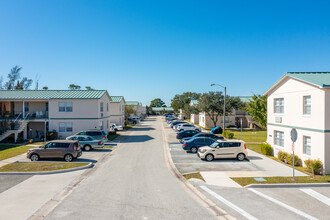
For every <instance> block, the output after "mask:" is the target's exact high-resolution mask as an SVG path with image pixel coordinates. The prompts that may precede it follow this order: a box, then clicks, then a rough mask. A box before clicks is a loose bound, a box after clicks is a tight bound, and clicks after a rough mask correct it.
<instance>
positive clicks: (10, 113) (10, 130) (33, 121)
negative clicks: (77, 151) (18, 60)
mask: <svg viewBox="0 0 330 220" xmlns="http://www.w3.org/2000/svg"><path fill="white" fill-rule="evenodd" d="M0 122H1V125H2V126H1V130H0V141H1V140H3V139H5V138H6V137H8V136H9V135H12V134H14V135H15V139H16V138H17V135H18V134H19V133H21V132H23V139H30V138H42V137H44V136H45V133H46V132H47V131H56V132H58V135H59V138H62V139H63V138H65V137H67V136H70V135H72V134H75V133H77V132H79V131H81V130H86V129H101V130H103V131H106V132H107V131H108V129H109V125H110V96H109V94H108V92H107V91H106V90H0Z"/></svg>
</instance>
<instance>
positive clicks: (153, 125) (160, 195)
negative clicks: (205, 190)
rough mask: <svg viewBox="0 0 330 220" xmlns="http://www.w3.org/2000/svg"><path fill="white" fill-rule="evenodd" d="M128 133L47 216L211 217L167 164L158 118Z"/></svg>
mask: <svg viewBox="0 0 330 220" xmlns="http://www.w3.org/2000/svg"><path fill="white" fill-rule="evenodd" d="M133 131H134V132H132V133H130V134H129V135H125V134H123V135H122V136H120V137H119V138H120V139H119V140H118V142H120V143H121V144H120V145H119V147H118V148H117V149H116V151H115V152H114V153H113V155H112V156H111V157H109V159H108V160H107V161H106V162H104V164H102V165H101V166H100V167H99V168H98V169H97V170H95V172H92V173H91V175H90V176H89V177H88V178H87V179H86V180H84V181H83V182H82V183H81V185H79V186H78V187H77V188H76V189H75V190H74V191H73V192H72V193H71V194H70V195H69V196H68V197H66V198H65V199H64V201H63V202H62V203H61V204H60V205H59V206H57V207H56V208H55V209H54V210H53V211H52V212H51V213H50V214H49V215H48V216H47V217H46V219H144V220H146V219H216V218H215V217H214V216H213V215H212V214H210V213H209V212H208V211H207V210H206V209H205V208H203V207H202V206H201V205H200V204H199V203H198V202H196V201H195V200H194V199H193V198H192V197H191V195H190V194H189V193H188V192H186V191H185V189H184V188H183V187H182V186H181V185H180V184H179V183H178V180H177V179H176V178H175V177H174V175H173V174H172V173H171V172H170V171H169V169H168V168H167V166H166V164H165V160H164V148H163V140H162V125H161V121H160V118H159V119H157V118H156V117H154V118H148V119H147V120H145V121H143V122H142V123H141V124H140V125H137V126H136V127H135V128H133Z"/></svg>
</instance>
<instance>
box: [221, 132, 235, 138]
mask: <svg viewBox="0 0 330 220" xmlns="http://www.w3.org/2000/svg"><path fill="white" fill-rule="evenodd" d="M222 135H223V136H224V137H225V138H227V139H233V138H234V133H232V132H229V131H224V132H223V133H222Z"/></svg>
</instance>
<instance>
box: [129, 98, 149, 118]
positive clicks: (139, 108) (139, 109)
mask: <svg viewBox="0 0 330 220" xmlns="http://www.w3.org/2000/svg"><path fill="white" fill-rule="evenodd" d="M125 105H128V106H133V109H134V110H135V111H136V116H142V115H146V113H147V112H146V107H145V106H143V105H142V103H141V102H138V101H126V104H125ZM132 116H133V115H132Z"/></svg>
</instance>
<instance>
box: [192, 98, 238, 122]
mask: <svg viewBox="0 0 330 220" xmlns="http://www.w3.org/2000/svg"><path fill="white" fill-rule="evenodd" d="M223 104H224V95H223V94H222V92H208V93H203V95H202V96H201V97H200V98H199V100H198V105H197V108H198V110H199V111H200V112H205V113H206V114H207V116H209V117H210V119H211V120H212V122H213V124H214V127H215V126H217V122H218V119H219V118H220V117H219V116H223V113H224V112H223ZM243 106H244V103H243V102H242V101H241V100H240V98H238V97H231V96H228V95H227V96H226V115H228V113H230V112H231V111H232V110H233V109H238V108H243Z"/></svg>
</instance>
